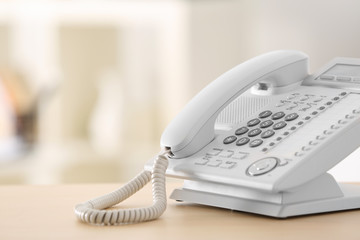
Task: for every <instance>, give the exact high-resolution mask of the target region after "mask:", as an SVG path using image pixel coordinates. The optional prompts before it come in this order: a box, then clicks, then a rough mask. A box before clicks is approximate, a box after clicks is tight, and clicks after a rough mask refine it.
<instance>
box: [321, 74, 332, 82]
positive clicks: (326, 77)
mask: <svg viewBox="0 0 360 240" xmlns="http://www.w3.org/2000/svg"><path fill="white" fill-rule="evenodd" d="M320 79H321V80H327V81H332V80H334V79H335V77H334V76H331V75H321V76H320Z"/></svg>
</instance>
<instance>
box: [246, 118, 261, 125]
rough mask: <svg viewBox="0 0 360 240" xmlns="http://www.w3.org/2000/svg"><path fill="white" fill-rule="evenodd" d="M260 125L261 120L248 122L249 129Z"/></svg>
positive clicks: (256, 119)
mask: <svg viewBox="0 0 360 240" xmlns="http://www.w3.org/2000/svg"><path fill="white" fill-rule="evenodd" d="M259 123H260V119H258V118H254V119H252V120H250V121H248V123H247V126H248V127H253V126H256V125H258V124H259Z"/></svg>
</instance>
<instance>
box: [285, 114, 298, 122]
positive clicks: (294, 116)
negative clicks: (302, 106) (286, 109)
mask: <svg viewBox="0 0 360 240" xmlns="http://www.w3.org/2000/svg"><path fill="white" fill-rule="evenodd" d="M298 117H299V115H298V114H297V113H290V114H288V115H286V116H285V121H292V120H295V119H297V118H298Z"/></svg>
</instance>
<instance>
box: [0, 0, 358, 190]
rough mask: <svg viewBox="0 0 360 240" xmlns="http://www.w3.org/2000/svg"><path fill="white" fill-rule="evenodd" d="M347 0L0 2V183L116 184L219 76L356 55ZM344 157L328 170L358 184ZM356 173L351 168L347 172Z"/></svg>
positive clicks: (353, 16) (353, 8)
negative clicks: (298, 59) (256, 64)
mask: <svg viewBox="0 0 360 240" xmlns="http://www.w3.org/2000/svg"><path fill="white" fill-rule="evenodd" d="M359 23H360V1H357V0H341V1H340V0H333V1H328V0H317V1H312V0H301V1H291V0H237V1H235V0H193V1H190V0H167V1H165V0H163V1H160V0H158V1H151V0H144V1H140V0H133V1H121V0H119V1H115V0H113V1H110V0H108V1H104V0H89V1H71V0H67V1H65V0H63V1H56V0H46V1H36V0H26V1H16V0H13V1H11V0H0V184H57V183H80V182H118V181H126V180H128V179H129V178H131V177H133V176H134V175H135V174H136V173H137V172H139V171H140V170H142V168H143V164H144V163H145V162H146V161H147V160H148V159H150V158H151V157H152V156H154V155H155V154H156V153H157V152H158V151H159V139H160V136H161V133H162V131H163V129H164V128H165V127H166V125H167V123H169V121H170V120H171V119H172V118H173V117H174V116H175V115H176V114H177V112H179V111H180V110H181V109H182V107H183V106H184V105H185V104H186V103H187V101H188V100H189V99H190V98H191V97H192V96H194V95H195V94H196V93H197V92H198V91H199V90H201V89H202V88H203V87H204V86H205V85H206V84H208V83H209V82H210V81H212V80H214V79H215V78H216V77H217V76H219V75H220V74H221V73H223V72H224V71H226V70H228V69H230V68H231V67H233V66H235V65H237V64H239V63H241V62H243V61H245V60H247V59H249V58H252V57H254V56H256V55H259V54H262V53H265V52H268V51H272V50H278V49H296V50H300V51H303V52H305V53H307V54H308V55H309V57H310V70H311V72H312V71H315V70H316V69H318V68H319V67H321V66H322V65H323V64H325V63H326V62H328V61H329V60H331V59H332V58H334V57H337V56H343V57H358V58H359V57H360V45H359V42H360V27H359ZM359 156H360V152H359V151H356V152H355V153H353V154H352V155H351V156H350V157H348V158H347V159H346V160H345V161H343V162H342V163H341V164H340V165H339V166H337V167H336V169H334V170H332V173H333V174H334V175H335V177H336V178H337V179H338V180H340V181H360V175H359V174H357V172H356V169H358V168H357V167H360V163H359V160H358V157H359ZM356 166H357V167H356Z"/></svg>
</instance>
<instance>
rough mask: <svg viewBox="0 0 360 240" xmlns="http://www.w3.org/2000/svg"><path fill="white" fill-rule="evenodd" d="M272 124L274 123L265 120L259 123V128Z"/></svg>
mask: <svg viewBox="0 0 360 240" xmlns="http://www.w3.org/2000/svg"><path fill="white" fill-rule="evenodd" d="M273 123H274V122H273V121H271V120H266V121H264V122H262V123H260V127H261V128H267V127H270V126H271V125H273Z"/></svg>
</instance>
